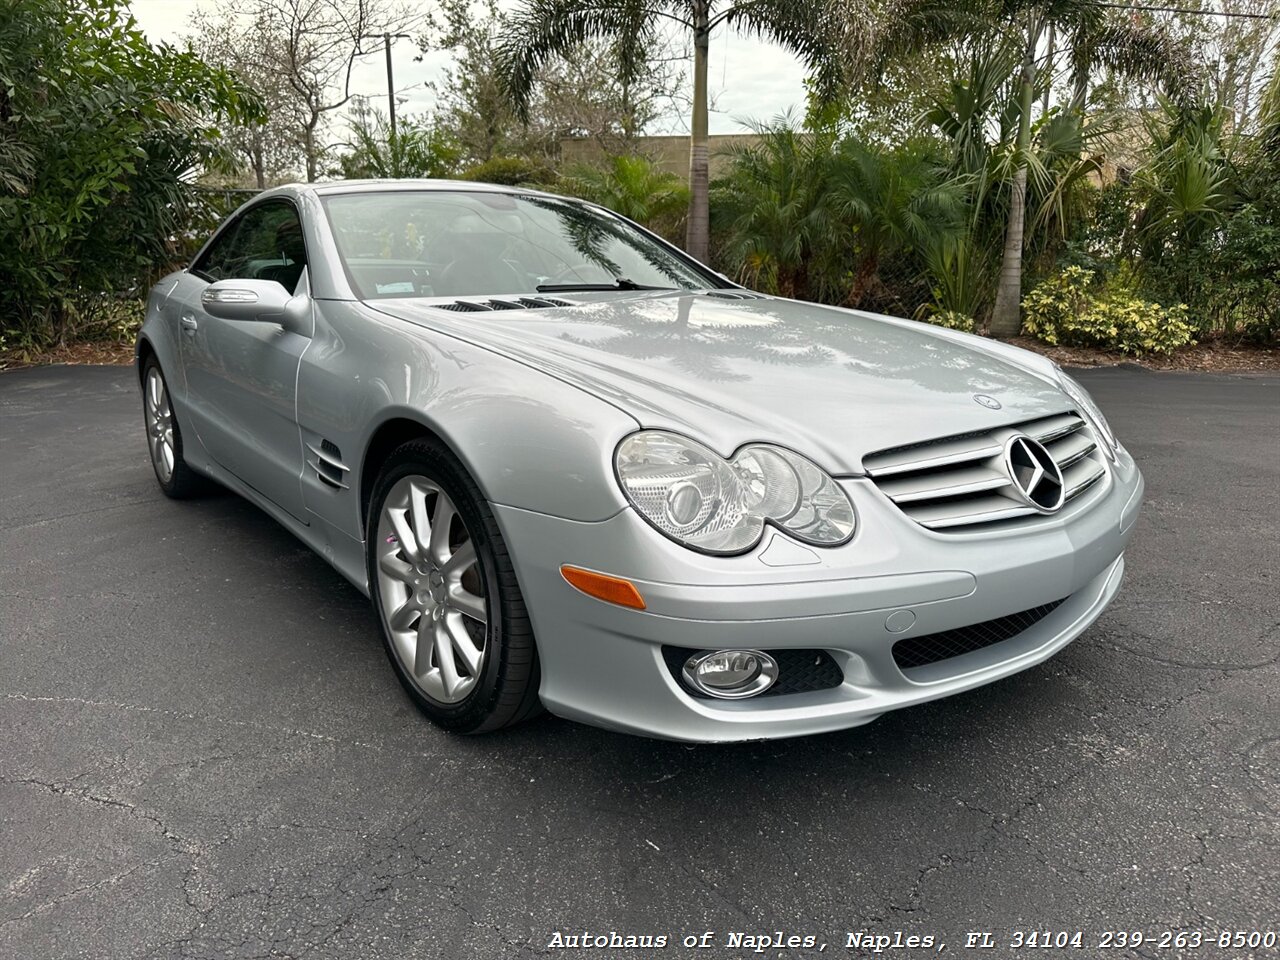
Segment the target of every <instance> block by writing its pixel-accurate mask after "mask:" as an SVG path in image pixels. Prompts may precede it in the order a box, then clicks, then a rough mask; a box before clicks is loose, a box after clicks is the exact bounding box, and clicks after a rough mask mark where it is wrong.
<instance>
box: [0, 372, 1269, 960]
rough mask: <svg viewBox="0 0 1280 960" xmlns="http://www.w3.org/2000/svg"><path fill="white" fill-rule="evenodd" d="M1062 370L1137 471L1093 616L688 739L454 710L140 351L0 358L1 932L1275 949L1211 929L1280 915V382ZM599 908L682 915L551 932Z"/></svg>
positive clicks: (14, 949) (414, 942) (359, 950)
mask: <svg viewBox="0 0 1280 960" xmlns="http://www.w3.org/2000/svg"><path fill="white" fill-rule="evenodd" d="M1079 378H1080V379H1081V380H1082V381H1083V382H1084V383H1085V384H1086V385H1087V386H1088V387H1089V388H1090V389H1091V390H1092V391H1093V392H1094V395H1095V396H1096V397H1097V399H1098V400H1099V402H1100V403H1101V405H1102V406H1103V407H1104V409H1106V410H1107V411H1108V413H1109V415H1110V418H1111V421H1112V423H1113V425H1114V427H1115V428H1116V430H1117V432H1118V433H1119V434H1120V436H1121V437H1122V439H1123V440H1124V442H1125V443H1126V445H1127V446H1128V447H1129V448H1130V449H1131V450H1132V451H1133V453H1134V455H1135V456H1136V458H1137V459H1138V461H1139V463H1140V464H1141V466H1142V469H1143V471H1144V472H1145V474H1146V478H1147V502H1146V509H1145V512H1144V514H1143V516H1142V519H1141V520H1140V523H1139V529H1138V531H1137V534H1136V539H1135V542H1134V544H1133V546H1132V547H1131V549H1130V552H1129V557H1128V575H1127V580H1126V584H1125V586H1124V589H1123V591H1122V593H1121V595H1120V596H1119V598H1118V599H1117V601H1116V602H1115V603H1114V604H1113V605H1112V607H1111V608H1110V609H1109V610H1108V611H1107V612H1106V614H1105V615H1104V616H1103V617H1102V619H1101V620H1100V621H1099V622H1098V624H1097V625H1096V626H1095V627H1094V628H1093V629H1091V630H1090V631H1089V632H1088V633H1087V634H1086V635H1085V636H1084V637H1082V638H1081V639H1080V640H1078V641H1077V642H1076V643H1074V644H1072V645H1071V646H1069V647H1068V648H1067V649H1066V650H1064V651H1063V652H1062V653H1060V654H1059V655H1058V656H1056V657H1055V658H1053V659H1051V660H1050V661H1048V662H1047V663H1045V664H1043V665H1041V666H1039V667H1036V668H1034V669H1031V670H1029V671H1026V672H1024V673H1022V674H1020V675H1018V676H1016V677H1014V678H1011V679H1008V680H1005V681H1002V682H1000V683H997V684H995V685H992V686H989V687H986V688H983V689H980V690H978V691H975V692H972V693H969V694H966V695H962V696H959V697H954V698H951V699H948V700H943V701H940V702H936V703H932V704H928V705H925V706H921V707H916V708H913V709H910V710H905V711H900V712H898V713H895V714H891V715H888V716H885V717H883V718H882V719H880V720H878V721H876V722H875V723H873V724H871V725H869V726H866V727H862V728H860V729H856V730H851V731H848V732H844V733H839V734H832V735H827V736H821V737H812V738H808V739H802V740H793V741H783V742H775V743H762V744H746V745H738V746H729V747H725V746H698V747H692V746H687V745H680V744H672V743H663V742H656V741H650V740H644V739H639V738H634V737H628V736H623V735H619V734H612V733H606V732H603V731H600V730H595V729H592V728H589V727H585V726H580V725H576V724H573V723H568V722H566V721H562V720H558V719H555V718H550V717H548V718H544V719H541V720H538V721H536V722H533V723H531V724H527V725H525V726H523V727H520V728H518V729H516V730H513V731H510V732H508V733H505V734H501V735H497V736H490V737H484V738H476V739H468V738H458V737H454V736H450V735H447V734H445V733H442V732H440V731H438V730H436V729H435V728H434V727H432V726H431V725H430V724H429V723H427V722H426V721H425V720H423V719H422V718H421V717H420V716H419V715H418V714H417V713H416V712H415V710H414V709H413V708H412V706H411V705H410V703H409V702H408V700H407V699H406V698H405V696H404V695H403V694H402V692H401V690H400V688H399V686H398V685H397V683H396V681H395V679H394V677H393V675H392V672H391V669H390V668H389V666H388V665H387V663H386V662H385V659H384V656H383V653H382V650H381V648H380V646H379V642H378V638H377V636H376V632H375V630H376V628H375V624H374V620H373V616H372V613H371V612H370V610H369V607H368V605H367V602H366V601H365V600H364V598H363V597H361V596H360V595H359V593H358V592H357V591H356V590H355V589H353V588H352V587H350V586H349V585H348V584H347V583H346V582H345V581H344V580H343V579H342V578H341V577H340V576H339V575H338V574H337V573H335V572H334V571H333V570H331V569H330V568H329V567H328V566H326V564H325V563H324V562H323V561H322V560H320V559H319V558H318V557H316V556H314V555H313V554H311V553H310V552H309V551H308V550H307V549H306V548H305V547H303V546H302V545H301V544H300V543H298V542H297V541H295V540H294V539H293V538H292V537H291V536H290V535H289V534H287V533H286V532H285V531H284V530H283V529H281V528H280V527H278V526H277V525H276V524H275V523H274V522H272V521H271V520H270V519H269V518H267V517H266V516H265V515H264V514H262V513H261V512H259V511H258V510H257V509H255V508H254V507H252V506H250V505H249V504H247V503H245V502H244V501H242V500H240V499H238V498H236V497H234V496H231V495H229V494H223V495H218V496H213V497H210V498H208V499H204V500H199V501H194V502H187V503H175V502H171V501H169V500H166V499H165V498H164V497H163V496H162V495H161V494H160V492H159V490H158V489H157V487H156V485H155V481H154V479H153V477H152V475H151V468H150V466H149V464H148V461H147V456H146V448H145V443H144V438H143V432H142V419H141V413H140V403H139V398H138V393H137V390H136V387H135V381H134V379H133V373H132V371H131V370H129V369H126V368H118V367H116V368H113V367H52V368H44V369H36V370H27V371H19V372H12V373H5V374H0V574H2V578H0V957H4V958H23V960H37V958H40V960H42V958H54V957H91V958H104V960H117V958H133V957H148V958H149V957H164V958H168V957H228V958H230V957H235V958H241V957H303V956H305V957H307V958H353V957H358V958H364V957H385V958H397V960H402V958H410V957H413V958H417V957H423V958H448V960H461V958H509V957H529V956H535V955H537V956H542V955H548V956H560V955H565V954H571V955H576V956H594V957H614V956H621V957H639V956H650V957H684V956H698V957H705V958H709V960H719V958H723V957H738V956H770V957H775V956H781V957H787V958H802V957H816V956H818V955H819V952H820V951H819V949H818V947H819V945H821V944H826V945H827V949H826V950H825V951H822V952H824V953H825V954H827V955H836V956H868V955H871V949H874V948H871V949H868V948H867V947H865V946H864V947H854V948H852V949H850V948H849V947H848V942H849V940H848V938H849V935H850V934H862V933H865V932H870V933H873V934H878V935H884V936H890V935H893V934H896V933H898V932H901V934H902V936H903V937H904V938H905V937H907V936H910V935H916V936H919V937H926V936H932V937H933V938H934V946H933V947H931V948H924V947H921V948H918V949H916V950H908V949H907V948H906V947H901V948H896V947H892V946H888V947H885V948H884V949H883V952H882V953H881V954H880V955H881V956H898V957H901V956H923V955H925V954H926V953H930V952H936V951H937V946H938V945H941V944H945V951H944V952H945V953H956V954H960V953H965V952H966V951H965V950H964V946H965V936H966V934H967V933H969V932H976V933H984V932H985V933H989V934H990V935H991V938H992V942H994V943H995V944H997V946H996V947H994V948H992V949H990V950H987V951H985V953H979V954H974V955H975V956H985V957H995V956H1006V955H1014V954H1015V951H1013V950H1012V949H1010V946H1009V944H1010V942H1011V941H1012V940H1013V939H1014V938H1015V937H1016V936H1017V932H1018V931H1025V932H1030V931H1047V932H1049V933H1051V934H1056V933H1057V932H1059V931H1063V932H1068V933H1074V932H1076V931H1079V932H1081V933H1082V934H1083V942H1082V947H1081V949H1080V950H1077V951H1074V952H1071V951H1067V952H1059V951H1051V954H1052V955H1054V956H1099V955H1101V956H1142V957H1167V956H1179V955H1185V956H1196V957H1216V958H1223V957H1238V956H1247V955H1252V954H1254V953H1256V955H1258V956H1273V957H1280V946H1277V947H1276V948H1275V949H1271V950H1267V949H1266V948H1265V947H1260V948H1259V949H1257V950H1256V951H1251V950H1250V949H1249V948H1248V946H1247V945H1246V946H1243V947H1238V948H1233V947H1227V948H1219V947H1218V946H1217V945H1216V942H1215V943H1213V944H1212V945H1209V946H1201V947H1199V948H1193V947H1192V946H1191V945H1190V941H1191V936H1192V932H1193V931H1201V933H1202V935H1208V934H1212V935H1214V936H1217V935H1218V934H1219V932H1220V931H1245V932H1247V931H1275V932H1280V897H1278V896H1277V890H1278V889H1280V599H1278V593H1277V588H1278V587H1280V582H1278V581H1280V577H1278V570H1280V378H1277V377H1245V376H1215V375H1203V374H1177V373H1153V372H1149V371H1145V370H1141V369H1133V368H1113V369H1106V370H1096V371H1082V372H1080V373H1079ZM708 931H714V934H713V935H712V936H711V937H710V938H708V940H707V943H708V944H709V945H708V946H707V948H706V949H693V948H685V947H684V946H682V939H683V938H684V937H685V936H688V935H696V936H702V935H704V934H705V933H707V932H708ZM1107 931H1126V933H1128V934H1130V937H1129V939H1128V940H1126V941H1125V943H1126V944H1128V945H1126V946H1120V941H1119V939H1118V938H1116V937H1114V936H1113V937H1112V941H1111V942H1112V943H1113V944H1114V945H1116V946H1118V947H1120V948H1119V949H1111V950H1103V949H1101V942H1102V941H1103V940H1104V939H1105V938H1106V936H1107ZM1134 931H1141V932H1142V933H1143V935H1144V936H1152V937H1159V935H1161V934H1162V933H1164V932H1165V931H1185V932H1187V934H1188V936H1187V938H1186V940H1185V944H1186V945H1184V946H1183V947H1179V946H1178V945H1177V942H1176V941H1174V940H1171V942H1170V946H1169V948H1168V949H1161V948H1160V946H1159V944H1158V942H1156V943H1142V944H1140V945H1138V946H1136V947H1135V946H1133V938H1132V936H1131V935H1132V933H1133V932H1134ZM611 932H617V933H618V934H619V936H621V937H626V936H629V935H631V936H645V935H647V936H652V937H659V936H665V937H666V938H667V947H666V949H656V948H655V949H647V950H646V949H630V950H628V949H621V948H618V947H612V946H607V945H606V946H603V947H601V948H598V949H591V950H588V951H579V950H574V949H572V948H570V949H568V950H565V949H560V948H558V947H555V946H552V944H554V943H556V942H565V943H568V942H571V941H570V940H569V939H568V938H570V937H580V936H581V935H583V934H584V933H586V934H589V935H590V936H591V937H592V938H594V937H596V936H601V937H604V938H606V941H605V942H606V944H607V938H608V937H609V935H610V934H611ZM734 932H737V933H740V934H747V935H750V936H756V935H760V934H765V935H769V936H770V937H772V936H773V934H774V933H775V932H781V933H782V935H783V936H784V937H786V936H791V935H796V936H800V937H803V936H806V935H809V936H813V937H814V938H815V941H814V946H813V947H812V948H805V947H803V946H799V947H794V948H782V949H778V948H777V947H775V946H768V947H762V948H761V952H759V953H757V952H754V949H755V947H754V946H753V943H752V941H743V944H744V945H743V946H740V947H728V946H726V945H725V944H726V943H728V942H730V936H731V934H733V933H734ZM557 935H559V937H560V938H561V940H560V941H557V939H556V938H557ZM1273 935H1274V934H1273ZM592 942H593V943H595V941H594V939H593V941H592ZM654 942H656V941H654ZM899 942H903V943H905V942H906V941H905V939H904V940H902V941H899ZM1018 955H1023V956H1025V955H1027V953H1026V952H1025V951H1023V952H1022V953H1021V954H1018ZM1032 955H1037V954H1035V953H1033V954H1032Z"/></svg>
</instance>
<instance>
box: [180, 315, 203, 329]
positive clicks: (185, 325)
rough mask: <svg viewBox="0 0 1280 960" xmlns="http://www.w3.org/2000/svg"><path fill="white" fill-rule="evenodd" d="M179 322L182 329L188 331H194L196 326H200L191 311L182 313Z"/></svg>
mask: <svg viewBox="0 0 1280 960" xmlns="http://www.w3.org/2000/svg"><path fill="white" fill-rule="evenodd" d="M181 323H182V329H183V330H186V331H187V332H188V333H195V332H196V328H197V327H199V326H200V325H199V324H198V323H196V318H195V314H191V313H184V314H183V315H182V320H181Z"/></svg>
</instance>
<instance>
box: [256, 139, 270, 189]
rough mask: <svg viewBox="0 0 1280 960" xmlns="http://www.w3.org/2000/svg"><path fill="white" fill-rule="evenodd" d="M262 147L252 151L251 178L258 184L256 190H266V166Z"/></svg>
mask: <svg viewBox="0 0 1280 960" xmlns="http://www.w3.org/2000/svg"><path fill="white" fill-rule="evenodd" d="M265 152H266V151H265V150H263V148H262V147H258V148H257V149H255V150H254V151H253V177H254V179H255V180H256V181H257V182H258V189H259V190H265V189H267V165H266V160H265V159H264V156H263V155H264V153H265Z"/></svg>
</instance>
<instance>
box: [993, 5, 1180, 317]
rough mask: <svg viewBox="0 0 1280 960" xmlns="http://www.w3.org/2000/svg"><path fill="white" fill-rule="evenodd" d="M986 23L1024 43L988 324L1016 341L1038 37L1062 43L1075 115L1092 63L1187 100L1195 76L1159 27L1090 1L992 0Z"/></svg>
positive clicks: (1036, 78) (1081, 104)
mask: <svg viewBox="0 0 1280 960" xmlns="http://www.w3.org/2000/svg"><path fill="white" fill-rule="evenodd" d="M984 19H985V18H984ZM987 22H988V24H989V25H990V26H996V27H997V28H998V29H1000V30H1002V31H1004V32H1013V31H1016V33H1017V35H1018V36H1020V37H1021V38H1023V39H1024V41H1025V43H1024V46H1023V49H1022V64H1021V67H1020V68H1019V70H1018V75H1017V81H1016V82H1017V96H1016V100H1015V102H1016V104H1017V120H1018V128H1017V129H1018V133H1017V138H1016V141H1015V143H1014V154H1013V159H1014V170H1013V179H1012V183H1011V185H1010V197H1009V216H1008V223H1007V225H1006V229H1005V240H1004V252H1003V255H1002V257H1001V263H1000V279H999V282H998V284H997V287H996V302H995V306H994V308H993V309H992V312H991V327H990V330H991V333H992V335H994V336H997V337H1016V336H1017V335H1018V334H1019V333H1020V332H1021V329H1022V320H1021V313H1020V306H1021V302H1022V248H1023V240H1024V234H1025V227H1026V197H1027V172H1028V166H1029V162H1028V155H1029V151H1030V147H1031V111H1032V104H1033V102H1034V98H1035V91H1036V88H1037V83H1038V81H1039V76H1038V73H1039V68H1038V59H1037V52H1038V50H1039V48H1040V41H1041V37H1042V36H1044V34H1045V33H1046V31H1048V30H1052V31H1053V32H1054V35H1055V37H1064V38H1066V46H1067V48H1068V50H1069V51H1070V59H1071V63H1072V70H1073V74H1074V95H1073V105H1074V106H1076V107H1077V109H1080V110H1083V107H1084V100H1085V95H1086V93H1087V89H1088V86H1087V85H1088V76H1089V71H1090V70H1091V69H1092V68H1093V67H1095V66H1107V67H1110V68H1111V69H1112V70H1114V71H1116V72H1117V73H1121V74H1123V75H1125V76H1128V77H1130V78H1133V79H1140V80H1147V81H1155V82H1158V83H1159V84H1160V85H1161V86H1163V87H1164V89H1165V90H1166V91H1168V92H1169V93H1170V94H1171V95H1173V96H1175V97H1178V98H1185V97H1186V96H1187V95H1188V94H1189V93H1190V92H1191V91H1192V90H1193V89H1194V88H1195V85H1196V84H1195V79H1196V73H1197V71H1196V68H1195V66H1194V63H1193V61H1192V59H1191V57H1190V55H1189V53H1188V52H1187V51H1186V50H1185V48H1184V47H1181V46H1179V45H1178V44H1177V43H1175V42H1174V41H1173V40H1172V38H1171V37H1170V35H1169V34H1168V33H1167V31H1165V30H1164V29H1163V28H1162V27H1159V26H1150V27H1148V26H1144V25H1142V24H1140V23H1137V22H1135V21H1126V20H1122V19H1121V17H1120V16H1119V15H1118V14H1117V13H1116V12H1115V11H1113V10H1110V9H1108V8H1105V7H1103V6H1101V5H1100V4H1098V3H1096V2H1095V0H996V4H995V9H993V10H991V11H990V18H989V20H987ZM990 26H988V27H987V29H990Z"/></svg>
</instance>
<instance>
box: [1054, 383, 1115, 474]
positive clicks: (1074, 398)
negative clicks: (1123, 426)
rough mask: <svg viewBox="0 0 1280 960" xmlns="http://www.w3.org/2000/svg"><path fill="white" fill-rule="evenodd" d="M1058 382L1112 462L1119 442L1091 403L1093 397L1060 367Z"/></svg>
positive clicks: (1096, 407) (1100, 412)
mask: <svg viewBox="0 0 1280 960" xmlns="http://www.w3.org/2000/svg"><path fill="white" fill-rule="evenodd" d="M1058 382H1059V383H1060V384H1061V385H1062V389H1063V391H1064V392H1065V393H1066V395H1067V396H1068V397H1070V398H1071V402H1072V403H1074V404H1075V405H1076V407H1077V408H1078V409H1079V412H1080V415H1081V416H1082V417H1084V418H1085V419H1086V420H1088V421H1089V426H1091V427H1093V432H1094V433H1096V434H1097V435H1098V439H1099V440H1101V441H1102V448H1103V449H1104V450H1105V451H1106V453H1107V456H1108V457H1110V458H1111V459H1112V460H1114V459H1115V458H1116V450H1118V449H1119V447H1120V441H1119V440H1117V439H1116V435H1115V431H1113V430H1112V429H1111V424H1109V423H1107V418H1106V417H1104V416H1103V415H1102V411H1101V410H1099V409H1098V405H1097V404H1096V403H1094V402H1093V397H1091V396H1089V391H1087V390H1086V389H1085V388H1084V387H1082V386H1080V384H1078V383H1076V381H1074V380H1072V379H1071V378H1070V377H1069V376H1067V374H1066V372H1065V371H1064V370H1062V368H1061V367H1059V368H1058Z"/></svg>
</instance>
